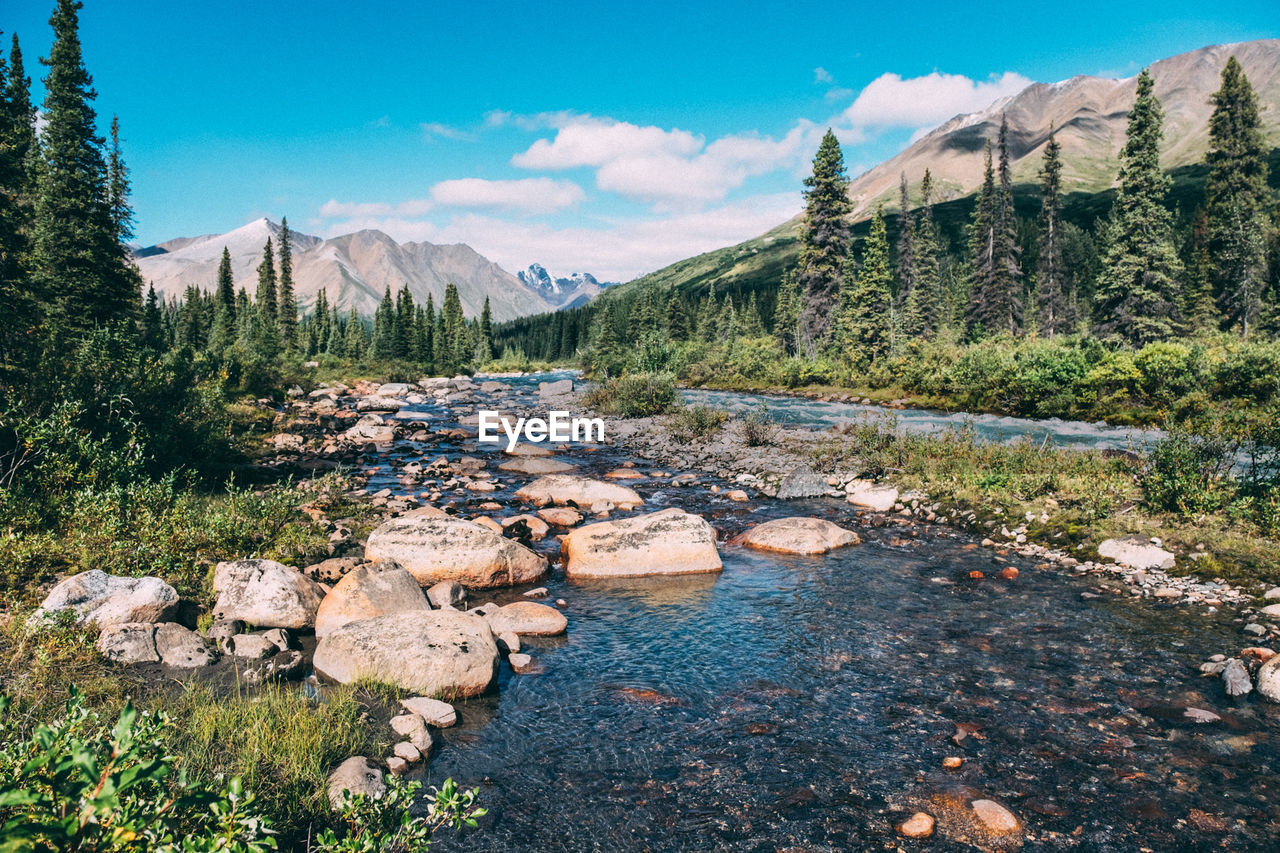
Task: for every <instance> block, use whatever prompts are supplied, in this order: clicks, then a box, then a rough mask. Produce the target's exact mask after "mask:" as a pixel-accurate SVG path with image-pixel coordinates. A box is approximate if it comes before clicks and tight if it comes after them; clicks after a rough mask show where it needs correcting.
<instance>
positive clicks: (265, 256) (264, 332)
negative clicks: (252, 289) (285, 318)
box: [253, 237, 280, 358]
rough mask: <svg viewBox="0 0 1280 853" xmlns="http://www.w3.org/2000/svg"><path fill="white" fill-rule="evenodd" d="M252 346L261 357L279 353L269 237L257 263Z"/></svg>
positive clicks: (274, 271) (274, 266)
mask: <svg viewBox="0 0 1280 853" xmlns="http://www.w3.org/2000/svg"><path fill="white" fill-rule="evenodd" d="M253 347H254V350H255V351H256V352H257V353H258V354H259V355H260V356H262V357H263V358H275V357H276V356H277V355H279V354H280V328H279V325H278V319H277V311H276V262H275V253H274V252H273V251H272V246H271V238H270V237H268V238H267V245H266V246H265V247H263V250H262V262H261V263H259V264H258V292H257V294H256V296H255V298H254V305H253Z"/></svg>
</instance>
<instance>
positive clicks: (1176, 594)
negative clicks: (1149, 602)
mask: <svg viewBox="0 0 1280 853" xmlns="http://www.w3.org/2000/svg"><path fill="white" fill-rule="evenodd" d="M1151 596H1152V597H1153V598H1159V599H1162V600H1165V601H1169V600H1172V599H1176V598H1182V591H1181V590H1177V589H1174V588H1173V587H1171V586H1162V587H1160V588H1159V589H1157V590H1156V591H1155V592H1153V593H1151Z"/></svg>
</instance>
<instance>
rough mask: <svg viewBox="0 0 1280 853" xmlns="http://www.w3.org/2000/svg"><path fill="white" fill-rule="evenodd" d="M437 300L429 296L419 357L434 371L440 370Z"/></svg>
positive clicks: (419, 346) (419, 345) (423, 318)
mask: <svg viewBox="0 0 1280 853" xmlns="http://www.w3.org/2000/svg"><path fill="white" fill-rule="evenodd" d="M437 319H438V318H437V316H436V300H435V297H433V296H432V295H431V294H430V293H428V294H427V307H426V309H425V310H424V311H423V317H422V332H421V337H422V339H421V341H420V343H419V344H418V349H419V354H418V357H419V358H421V359H422V361H423V362H424V363H426V364H428V365H430V366H431V369H432V371H433V372H434V371H435V370H438V369H439V368H438V366H437V365H436V322H437Z"/></svg>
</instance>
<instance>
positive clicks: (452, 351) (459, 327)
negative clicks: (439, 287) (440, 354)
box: [440, 282, 472, 373]
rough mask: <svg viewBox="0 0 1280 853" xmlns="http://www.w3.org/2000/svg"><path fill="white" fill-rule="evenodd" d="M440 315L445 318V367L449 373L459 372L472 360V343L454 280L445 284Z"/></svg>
mask: <svg viewBox="0 0 1280 853" xmlns="http://www.w3.org/2000/svg"><path fill="white" fill-rule="evenodd" d="M440 315H441V316H442V317H443V318H444V323H443V325H444V338H445V369H446V370H447V371H448V372H449V373H458V372H459V371H461V370H464V369H465V368H466V367H467V366H468V365H469V364H470V362H471V353H472V343H471V334H470V330H469V329H468V328H467V320H466V317H465V316H464V315H463V313H462V299H461V297H460V296H459V295H458V286H457V285H456V284H454V283H453V282H449V283H448V284H446V285H445V288H444V304H443V305H442V306H441V309H440Z"/></svg>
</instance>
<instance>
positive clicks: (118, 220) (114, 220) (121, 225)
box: [107, 116, 133, 241]
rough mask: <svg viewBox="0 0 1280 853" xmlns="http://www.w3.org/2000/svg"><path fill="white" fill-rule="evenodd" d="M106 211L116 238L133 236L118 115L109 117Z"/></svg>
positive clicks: (131, 214)
mask: <svg viewBox="0 0 1280 853" xmlns="http://www.w3.org/2000/svg"><path fill="white" fill-rule="evenodd" d="M107 212H108V214H109V215H110V217H111V227H112V229H114V231H115V233H116V237H117V239H119V240H121V241H128V240H129V239H131V238H132V237H133V208H132V207H130V206H129V168H128V167H127V166H126V165H125V164H124V156H123V155H122V154H121V153H120V117H119V116H112V117H111V146H110V148H109V149H108V150H107Z"/></svg>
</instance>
